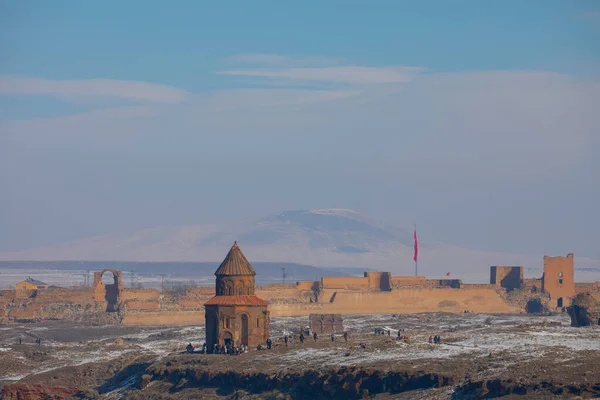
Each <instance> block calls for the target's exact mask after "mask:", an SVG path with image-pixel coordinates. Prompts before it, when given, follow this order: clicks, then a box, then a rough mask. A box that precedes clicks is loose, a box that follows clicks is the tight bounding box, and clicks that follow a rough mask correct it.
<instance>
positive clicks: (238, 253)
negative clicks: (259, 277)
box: [215, 242, 256, 276]
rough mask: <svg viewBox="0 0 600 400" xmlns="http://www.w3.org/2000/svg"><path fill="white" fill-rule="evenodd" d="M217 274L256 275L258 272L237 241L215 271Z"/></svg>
mask: <svg viewBox="0 0 600 400" xmlns="http://www.w3.org/2000/svg"><path fill="white" fill-rule="evenodd" d="M215 275H217V276H219V275H256V272H254V268H252V265H250V263H249V262H248V260H247V259H246V257H245V256H244V253H242V250H240V247H239V246H238V244H237V242H235V243H233V246H232V247H231V250H229V253H227V256H226V257H225V259H224V260H223V262H222V263H221V265H220V266H219V268H217V270H216V271H215Z"/></svg>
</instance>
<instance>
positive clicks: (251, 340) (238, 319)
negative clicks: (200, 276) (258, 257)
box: [204, 242, 270, 351]
mask: <svg viewBox="0 0 600 400" xmlns="http://www.w3.org/2000/svg"><path fill="white" fill-rule="evenodd" d="M255 275H256V272H255V271H254V269H253V268H252V266H251V265H250V263H249V262H248V260H247V259H246V257H245V256H244V254H243V253H242V250H240V248H239V246H238V244H237V242H235V243H234V244H233V246H232V247H231V250H229V253H227V256H226V257H225V260H223V262H222V263H221V265H220V266H219V268H218V269H217V270H216V271H215V276H216V277H217V279H216V294H217V295H216V296H215V297H213V298H212V299H210V300H208V301H207V302H206V303H205V304H204V308H205V313H206V314H205V316H206V345H207V347H208V349H209V351H210V350H212V349H213V346H214V345H215V344H218V345H223V344H231V345H241V344H244V345H247V346H248V347H255V346H257V345H258V344H259V343H264V342H265V341H266V340H267V339H268V337H269V322H270V320H269V311H268V310H267V302H266V301H264V300H262V299H260V298H258V297H256V296H255V295H254V276H255Z"/></svg>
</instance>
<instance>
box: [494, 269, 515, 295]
mask: <svg viewBox="0 0 600 400" xmlns="http://www.w3.org/2000/svg"><path fill="white" fill-rule="evenodd" d="M490 284H492V285H497V286H500V287H502V288H504V289H506V290H508V291H511V290H514V289H519V288H520V287H521V285H522V284H523V267H498V266H492V267H490Z"/></svg>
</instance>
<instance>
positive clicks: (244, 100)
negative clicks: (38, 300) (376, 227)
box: [0, 0, 600, 258]
mask: <svg viewBox="0 0 600 400" xmlns="http://www.w3.org/2000/svg"><path fill="white" fill-rule="evenodd" d="M599 111H600V2H598V1H576V0H573V1H552V0H544V1H534V0H531V1H526V2H525V1H510V0H507V1H488V2H481V1H454V2H447V1H441V0H440V1H402V2H400V1H377V0H371V1H327V2H323V1H302V2H280V1H252V2H242V1H232V2H208V1H177V2H172V3H170V4H169V5H168V6H167V5H166V3H165V2H158V1H148V0H146V1H133V0H132V1H127V2H117V1H104V2H81V1H62V2H46V1H19V2H1V3H0V188H1V190H0V194H1V195H0V251H14V250H22V249H28V248H33V247H38V246H43V245H50V244H54V243H61V242H65V241H70V240H76V239H79V238H83V237H88V236H94V235H102V234H106V233H113V232H133V231H135V230H136V229H140V228H146V227H152V226H160V225H190V224H202V223H218V222H235V221H251V220H254V219H259V218H262V217H264V216H265V215H268V214H272V213H278V212H282V211H285V210H295V209H311V208H329V207H336V208H348V209H354V210H357V211H359V212H361V213H363V214H365V215H368V216H370V217H372V218H376V219H379V220H381V221H384V222H386V223H388V224H391V225H395V226H397V227H400V228H408V229H410V227H412V226H413V224H415V223H416V224H418V226H419V230H420V232H421V235H422V236H423V235H424V236H425V237H429V238H431V239H432V240H433V239H434V240H439V241H445V242H448V243H452V244H457V245H461V246H464V247H469V248H473V249H478V250H490V251H505V252H523V253H542V252H543V253H546V254H555V255H560V254H566V253H568V252H575V253H576V254H577V255H582V256H588V257H594V258H600V246H599V243H600V211H599V209H598V204H600V158H599V157H598V154H599V152H600V128H599V127H600V113H599Z"/></svg>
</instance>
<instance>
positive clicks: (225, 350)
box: [213, 343, 248, 355]
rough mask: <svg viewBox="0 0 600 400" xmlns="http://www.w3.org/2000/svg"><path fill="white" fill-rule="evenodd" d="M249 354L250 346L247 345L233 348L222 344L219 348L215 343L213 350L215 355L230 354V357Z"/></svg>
mask: <svg viewBox="0 0 600 400" xmlns="http://www.w3.org/2000/svg"><path fill="white" fill-rule="evenodd" d="M247 352H248V346H246V345H245V344H241V345H239V346H233V345H228V344H222V345H221V346H219V345H218V344H216V343H215V345H214V348H213V354H230V355H240V354H243V353H247Z"/></svg>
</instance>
